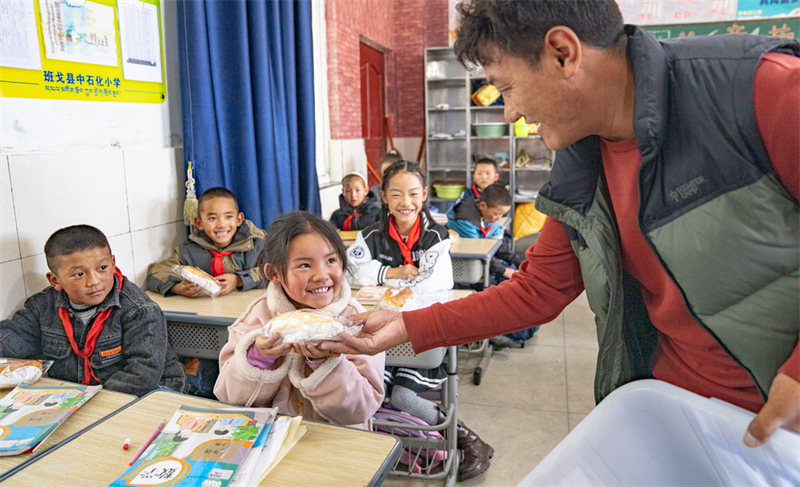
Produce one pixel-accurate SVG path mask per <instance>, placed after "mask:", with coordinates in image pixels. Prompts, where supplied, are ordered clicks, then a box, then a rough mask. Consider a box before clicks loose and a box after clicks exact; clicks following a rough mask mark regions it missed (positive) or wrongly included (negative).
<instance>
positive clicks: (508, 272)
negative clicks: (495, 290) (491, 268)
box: [503, 267, 517, 279]
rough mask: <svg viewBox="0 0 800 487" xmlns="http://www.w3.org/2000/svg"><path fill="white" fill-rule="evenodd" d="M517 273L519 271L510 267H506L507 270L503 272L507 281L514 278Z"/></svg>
mask: <svg viewBox="0 0 800 487" xmlns="http://www.w3.org/2000/svg"><path fill="white" fill-rule="evenodd" d="M515 272H517V271H516V270H514V269H512V268H510V267H506V270H504V271H503V277H505V278H506V279H511V276H513V275H514V273H515Z"/></svg>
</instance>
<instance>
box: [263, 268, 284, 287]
mask: <svg viewBox="0 0 800 487" xmlns="http://www.w3.org/2000/svg"><path fill="white" fill-rule="evenodd" d="M264 276H265V277H266V278H267V279H269V281H270V282H271V283H272V284H275V285H276V286H280V285H281V276H280V275H279V274H278V271H277V270H276V269H275V267H274V266H273V265H272V264H264Z"/></svg>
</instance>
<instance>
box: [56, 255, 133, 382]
mask: <svg viewBox="0 0 800 487" xmlns="http://www.w3.org/2000/svg"><path fill="white" fill-rule="evenodd" d="M114 275H115V276H116V277H117V281H119V286H118V289H122V279H123V277H122V271H120V270H119V268H118V267H115V268H114ZM112 309H113V306H109V307H108V308H106V309H105V310H103V311H101V312H100V313H99V314H98V315H97V317H96V318H95V319H94V323H92V327H91V328H89V333H88V334H87V335H86V342H85V343H84V344H83V351H80V350H78V344H77V343H76V342H75V331H74V330H73V328H72V321H70V319H69V311H67V308H63V307H61V308H58V317H59V318H61V324H62V325H63V326H64V332H65V333H66V334H67V338H68V339H69V344H70V345H71V346H72V351H73V352H75V355H77V356H78V357H80V358H82V359H83V380H82V381H81V384H83V385H89V384H90V382H91V379H94V380H96V381H97V382H100V379H98V378H97V376H96V375H94V370H93V369H92V362H91V361H90V360H89V357H91V356H92V354H93V353H94V347H95V345H96V344H97V338H98V337H99V336H100V333H101V332H102V331H103V328H104V327H105V326H106V320H107V319H108V317H109V315H110V314H111V310H112Z"/></svg>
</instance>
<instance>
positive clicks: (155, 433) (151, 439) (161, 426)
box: [128, 419, 167, 467]
mask: <svg viewBox="0 0 800 487" xmlns="http://www.w3.org/2000/svg"><path fill="white" fill-rule="evenodd" d="M166 425H167V420H166V419H165V420H164V421H162V422H161V424H159V425H158V427H157V428H156V430H155V431H153V434H152V435H150V438H148V439H147V441H145V442H144V445H142V447H141V448H139V451H137V452H136V455H134V456H133V459H132V460H131V462H130V463H129V464H128V466H129V467H130V466H131V465H133V463H134V462H135V461H136V460H138V459H139V457H140V456H141V455H142V453H144V451H145V450H147V447H148V446H150V443H152V442H153V440H155V439H156V436H158V434H159V433H161V430H163V429H164V426H166Z"/></svg>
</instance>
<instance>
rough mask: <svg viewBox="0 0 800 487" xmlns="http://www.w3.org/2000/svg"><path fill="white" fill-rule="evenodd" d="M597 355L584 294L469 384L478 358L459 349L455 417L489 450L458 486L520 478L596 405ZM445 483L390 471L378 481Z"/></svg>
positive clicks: (396, 486)
mask: <svg viewBox="0 0 800 487" xmlns="http://www.w3.org/2000/svg"><path fill="white" fill-rule="evenodd" d="M596 356H597V339H596V335H595V328H594V320H593V314H592V313H591V311H590V310H589V305H588V303H587V302H586V298H585V295H581V296H580V297H579V298H578V299H577V300H576V301H575V302H573V303H572V304H570V305H569V306H568V307H567V308H566V309H565V310H564V312H563V313H562V314H561V315H560V316H558V318H556V319H555V320H554V321H552V322H551V323H548V324H546V325H543V326H542V327H541V328H540V329H539V332H538V333H537V334H536V336H535V337H534V338H533V339H531V340H530V341H529V342H528V344H527V345H526V346H525V348H523V349H514V350H506V351H501V352H495V354H494V356H493V357H492V360H491V362H490V364H489V367H488V368H487V370H486V372H485V373H484V376H483V380H482V382H481V385H479V386H476V385H473V383H472V372H473V370H474V368H475V365H476V364H477V358H475V357H474V356H470V355H469V354H464V353H461V354H459V384H458V387H459V396H458V408H459V409H458V411H459V413H458V416H459V418H460V419H462V420H463V421H464V422H465V423H466V424H467V426H469V427H470V428H471V429H473V430H474V431H475V432H476V433H478V434H479V435H480V436H481V438H483V440H484V441H486V442H488V443H489V444H491V445H492V446H493V447H494V449H495V455H494V459H493V460H492V466H491V468H490V469H489V470H488V471H487V472H486V473H485V474H483V475H481V476H479V477H477V478H474V479H472V480H468V481H466V482H462V483H460V484H459V485H463V486H468V487H476V486H486V487H489V486H491V487H505V486H514V485H516V484H517V482H519V481H520V480H522V478H523V477H525V475H527V473H528V472H529V471H530V470H531V469H532V468H533V467H535V466H536V464H537V463H538V462H539V461H540V460H542V459H543V458H544V457H545V456H546V455H547V453H549V452H550V450H552V449H553V448H554V447H555V446H556V445H557V444H558V442H559V441H561V439H563V438H564V437H565V436H566V435H567V433H568V432H569V431H570V429H572V428H574V427H575V425H577V424H578V423H579V422H580V421H581V420H582V419H583V418H584V417H586V415H587V414H588V413H589V412H590V411H591V410H592V408H593V407H594V395H593V382H594V367H595V361H596ZM443 483H444V482H443V481H425V480H419V479H409V478H403V477H395V476H389V478H388V479H387V480H386V482H384V484H383V485H384V486H388V487H401V486H403V487H405V486H414V487H417V486H419V487H429V486H431V487H432V486H438V485H442V484H443Z"/></svg>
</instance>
